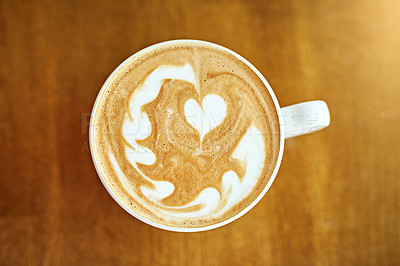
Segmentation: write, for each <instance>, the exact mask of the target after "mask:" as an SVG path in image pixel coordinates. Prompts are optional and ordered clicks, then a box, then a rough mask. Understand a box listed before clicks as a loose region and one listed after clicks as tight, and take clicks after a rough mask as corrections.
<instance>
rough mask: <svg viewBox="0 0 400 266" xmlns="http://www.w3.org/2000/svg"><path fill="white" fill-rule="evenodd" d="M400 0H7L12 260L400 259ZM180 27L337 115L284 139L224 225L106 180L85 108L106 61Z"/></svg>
mask: <svg viewBox="0 0 400 266" xmlns="http://www.w3.org/2000/svg"><path fill="white" fill-rule="evenodd" d="M399 14H400V2H399V1H396V0H387V1H375V0H366V1H344V0H327V1H296V0H283V1H183V0H182V1H180V0H174V1H126V2H118V4H117V3H116V2H114V1H65V0H63V1H11V0H2V1H0V134H1V138H0V149H1V153H0V169H1V170H0V177H1V180H0V181H1V182H0V264H1V265H399V264H400V253H399V246H400V230H399V228H400V226H399V225H400V223H399V220H400V164H399V157H400V145H399V143H400V123H399V121H400V105H399V102H400V49H399V47H400V26H399V25H400V16H399ZM176 38H195V39H202V40H207V41H211V42H215V43H218V44H221V45H224V46H226V47H228V48H231V49H232V50H234V51H237V52H238V53H240V54H241V55H243V56H244V57H245V58H247V59H248V60H249V61H250V62H252V63H253V64H254V65H255V66H256V67H257V68H258V69H259V70H260V71H261V72H262V73H263V74H265V76H266V77H267V79H268V80H269V82H270V84H271V85H272V87H273V88H274V90H275V93H276V95H277V97H278V99H279V101H280V104H281V105H282V106H286V105H289V104H293V103H297V102H301V101H306V100H314V99H323V100H325V101H327V103H328V105H329V107H330V109H331V116H332V123H331V126H330V128H328V129H326V130H324V131H321V132H319V133H315V134H311V135H307V136H302V137H298V138H294V139H290V140H288V141H286V147H285V152H284V157H283V162H282V166H281V169H280V172H279V174H278V176H277V179H276V180H275V183H274V185H273V186H272V187H271V189H270V191H269V192H268V194H267V196H266V197H265V198H264V199H263V200H262V201H261V202H260V203H259V204H258V205H257V206H256V207H255V208H254V209H253V210H252V211H250V212H249V213H248V214H246V215H245V216H244V217H242V218H240V219H239V220H237V221H236V222H234V223H232V224H230V225H228V226H225V227H223V228H220V229H216V230H212V231H209V232H203V233H192V234H182V233H172V232H166V231H162V230H159V229H155V228H152V227H150V226H148V225H146V224H144V223H142V222H140V221H138V220H136V219H134V218H132V217H131V216H130V215H129V214H127V213H126V212H125V211H123V210H122V209H121V208H120V207H119V206H118V205H117V204H116V203H115V202H114V201H113V200H112V198H111V197H110V196H109V195H108V194H107V192H106V190H105V189H104V188H103V186H102V185H101V183H100V181H99V179H98V177H97V175H96V172H95V170H94V167H93V165H92V162H91V158H90V154H89V150H88V134H87V129H88V118H89V113H90V111H91V107H92V104H93V102H94V99H95V97H96V95H97V92H98V91H99V89H100V87H101V85H102V84H103V82H104V81H105V79H106V78H107V76H108V75H109V74H110V73H111V71H112V70H113V69H114V68H115V67H116V66H117V65H118V64H119V63H120V62H122V61H123V60H124V59H125V58H127V57H128V56H129V55H131V54H133V53H134V52H136V51H138V50H140V49H142V48H144V47H146V46H149V45H151V44H154V43H157V42H160V41H164V40H169V39H176Z"/></svg>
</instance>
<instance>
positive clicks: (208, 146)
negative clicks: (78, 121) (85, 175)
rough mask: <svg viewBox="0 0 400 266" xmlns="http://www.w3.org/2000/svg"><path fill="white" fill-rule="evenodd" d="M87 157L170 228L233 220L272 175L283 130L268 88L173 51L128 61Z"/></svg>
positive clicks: (200, 57)
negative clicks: (90, 153) (92, 151)
mask: <svg viewBox="0 0 400 266" xmlns="http://www.w3.org/2000/svg"><path fill="white" fill-rule="evenodd" d="M99 97H100V101H99V104H98V108H97V110H96V112H95V116H94V120H93V121H94V131H93V132H94V134H93V144H94V145H93V147H92V149H94V153H95V157H96V160H97V161H98V162H99V168H100V170H101V172H102V174H103V176H104V178H105V180H106V182H107V183H108V185H109V187H110V188H111V189H112V191H113V192H114V193H115V194H116V195H117V196H118V198H119V199H120V200H121V201H122V202H124V203H125V205H126V206H128V207H129V208H131V209H132V210H133V211H134V212H135V213H137V214H138V215H140V216H142V217H144V218H146V219H149V220H151V221H154V222H157V223H160V224H163V225H167V226H172V227H203V226H208V225H212V224H215V223H218V222H221V221H224V220H226V219H229V218H231V217H233V216H234V215H236V214H238V213H239V212H240V211H242V210H244V209H245V208H246V207H247V206H249V205H250V204H251V202H253V201H254V200H255V199H256V198H257V196H258V195H259V194H260V193H261V192H262V190H263V189H264V187H265V186H266V184H267V183H268V181H269V179H270V177H271V175H272V172H273V170H274V168H275V165H276V162H277V158H278V153H279V148H280V131H279V130H280V129H279V123H278V116H277V112H276V108H275V105H274V102H273V100H272V98H271V96H270V94H269V93H268V90H267V88H266V86H265V85H264V83H263V82H262V81H261V80H260V78H259V77H258V76H257V74H256V73H254V71H253V70H252V69H251V68H250V67H249V66H248V65H247V64H245V63H244V62H242V61H241V60H240V59H238V58H237V57H235V56H234V55H232V54H230V53H229V52H227V51H226V50H224V49H222V48H219V47H218V46H214V45H211V44H207V43H199V42H190V41H182V42H174V43H167V44H164V45H160V46H158V47H156V48H154V49H150V50H148V51H146V52H142V53H139V54H137V55H136V56H134V57H132V58H131V59H130V60H129V61H128V63H126V64H125V65H124V66H123V67H122V68H120V69H119V71H117V72H116V73H115V74H114V75H113V76H112V77H111V80H110V82H109V83H108V84H107V85H106V87H105V89H104V90H103V93H102V95H100V96H99Z"/></svg>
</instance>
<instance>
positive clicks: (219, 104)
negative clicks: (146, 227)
mask: <svg viewBox="0 0 400 266" xmlns="http://www.w3.org/2000/svg"><path fill="white" fill-rule="evenodd" d="M166 79H179V80H184V81H187V82H190V83H192V84H193V85H194V86H195V87H196V89H197V91H198V92H200V90H199V88H198V85H197V84H196V78H195V73H194V70H193V67H192V66H191V65H190V64H186V65H184V66H168V65H162V66H159V67H158V68H157V69H155V70H154V71H153V72H152V73H151V74H150V75H149V76H148V77H147V78H146V80H145V81H144V83H143V84H142V85H141V86H139V87H138V88H137V89H136V90H135V92H134V93H133V94H132V96H131V98H130V101H129V114H127V115H126V118H125V121H124V123H123V136H124V138H125V140H126V141H127V142H128V143H129V145H127V146H126V147H125V154H126V158H127V159H128V161H129V162H130V163H131V164H132V166H133V167H134V168H135V169H136V171H137V172H138V173H139V174H140V175H141V176H142V177H143V178H144V179H146V180H147V181H149V182H151V184H152V185H153V187H154V188H150V187H148V186H141V187H140V191H141V192H142V193H143V195H144V196H145V197H146V198H147V199H148V200H150V201H151V202H153V205H152V206H149V204H148V203H146V201H145V200H144V199H143V198H141V197H139V196H138V195H136V193H135V192H134V190H133V189H132V188H131V184H130V182H129V181H128V179H127V178H126V176H125V174H124V173H123V172H122V171H121V170H120V167H119V166H118V163H117V161H116V160H115V156H114V155H113V154H112V153H110V154H109V156H110V158H111V162H112V164H113V166H114V169H116V172H117V175H118V177H119V179H120V181H121V184H122V185H123V187H124V188H125V190H126V191H128V192H129V194H130V195H131V196H132V197H133V198H134V199H135V200H137V201H138V202H140V203H141V204H143V205H144V206H146V205H147V206H148V207H149V208H150V209H156V210H157V212H159V213H163V216H164V217H165V218H173V219H179V218H196V217H211V216H218V215H221V214H223V213H224V212H226V211H227V210H229V209H230V208H231V207H233V206H234V205H235V204H237V203H238V202H240V201H241V200H242V199H243V198H244V197H246V196H247V195H249V194H250V193H251V192H252V190H253V189H254V187H255V185H256V184H257V182H258V179H259V177H260V175H261V172H262V169H263V166H264V163H265V143H264V139H263V137H262V133H261V132H260V130H259V129H258V128H257V127H256V126H255V125H252V126H251V127H250V128H249V129H248V131H247V132H246V134H245V135H244V136H243V137H242V139H241V140H240V142H239V144H238V145H237V147H236V149H235V150H234V152H233V154H232V155H231V157H232V158H234V159H237V160H239V161H241V162H242V163H243V164H244V165H245V169H246V172H245V175H244V177H243V178H242V180H241V181H240V179H239V177H238V174H237V173H236V172H234V171H228V172H226V173H225V174H223V176H221V179H222V184H223V191H222V194H220V192H219V191H218V190H217V189H216V188H213V187H209V188H206V189H203V190H202V191H201V192H200V194H199V195H198V196H197V197H196V198H195V199H194V200H193V201H192V202H190V203H188V204H186V205H183V206H179V207H171V206H165V205H164V204H162V202H161V200H162V199H164V198H166V197H168V196H169V195H171V194H172V193H173V192H174V190H175V186H174V184H173V183H171V182H168V181H156V180H152V179H151V178H149V177H147V176H146V175H145V174H143V172H142V171H141V170H140V169H139V167H138V163H140V164H144V165H151V164H153V163H154V162H155V161H156V155H155V154H154V152H153V151H151V150H150V149H149V148H147V147H145V146H141V145H139V144H138V143H137V141H138V140H143V139H145V138H147V137H148V136H150V134H151V123H150V120H149V118H148V115H147V114H146V113H145V112H143V110H142V107H143V106H144V105H146V104H148V103H150V102H152V101H153V100H154V99H155V98H156V97H157V96H158V94H159V93H160V88H161V86H162V84H163V82H164V80H166ZM184 110H185V116H186V119H187V121H188V123H189V124H190V125H192V126H193V127H194V128H195V129H196V130H197V131H199V132H200V140H201V141H202V140H203V138H204V136H205V135H206V134H207V133H208V132H210V131H212V130H213V129H214V128H216V127H217V126H218V125H220V124H221V123H222V122H223V120H224V118H225V116H226V112H227V103H226V102H225V101H224V99H223V98H222V97H221V96H219V95H217V94H208V95H206V96H205V97H204V98H203V101H202V106H199V104H198V102H197V101H196V100H195V99H189V100H188V101H187V102H186V103H185V107H184ZM167 112H168V114H171V112H173V110H171V109H168V110H167ZM192 206H200V208H199V209H197V210H195V211H188V212H186V211H182V210H185V209H188V208H189V207H192ZM177 210H179V211H177Z"/></svg>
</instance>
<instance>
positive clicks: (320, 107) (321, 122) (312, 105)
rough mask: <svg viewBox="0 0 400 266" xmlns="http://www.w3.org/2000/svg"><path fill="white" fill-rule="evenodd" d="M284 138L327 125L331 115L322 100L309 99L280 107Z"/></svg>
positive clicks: (313, 130)
mask: <svg viewBox="0 0 400 266" xmlns="http://www.w3.org/2000/svg"><path fill="white" fill-rule="evenodd" d="M281 113H282V122H283V128H284V134H285V139H287V138H292V137H296V136H300V135H305V134H308V133H311V132H315V131H317V130H321V129H323V128H326V127H327V126H329V124H330V122H331V117H330V115H329V109H328V105H327V104H326V102H324V101H320V100H318V101H309V102H304V103H298V104H294V105H290V106H286V107H283V108H281Z"/></svg>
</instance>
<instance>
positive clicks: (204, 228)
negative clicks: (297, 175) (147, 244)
mask: <svg viewBox="0 0 400 266" xmlns="http://www.w3.org/2000/svg"><path fill="white" fill-rule="evenodd" d="M182 42H183V43H194V44H204V45H208V46H212V47H215V48H219V49H222V50H224V51H226V52H228V53H230V54H231V55H233V56H235V57H236V58H237V59H239V60H240V61H242V62H243V63H245V64H246V65H247V66H248V67H250V68H251V70H253V71H254V73H256V75H257V76H258V77H259V78H260V79H261V81H262V82H263V83H264V85H265V86H266V87H267V90H268V93H269V94H270V96H271V98H272V101H273V103H274V106H275V109H276V112H277V115H278V123H279V129H280V142H279V146H280V147H279V153H278V158H277V161H276V164H275V168H274V171H273V172H272V175H271V177H270V179H269V180H268V183H267V184H266V185H265V187H264V188H263V190H262V191H261V193H260V194H259V195H258V196H257V198H255V199H254V200H253V201H252V202H251V203H250V204H249V205H248V206H246V208H244V209H243V210H241V211H240V212H239V213H237V214H236V215H234V216H232V217H230V218H229V219H226V220H223V221H221V222H218V223H216V224H212V225H207V226H202V227H173V226H167V225H164V224H160V223H157V222H154V221H152V220H150V219H147V218H145V217H143V216H141V215H139V214H138V213H136V212H135V211H133V210H132V209H130V208H129V207H128V206H127V205H126V204H125V203H124V202H122V201H121V200H120V199H119V197H118V196H117V195H116V194H115V193H114V191H113V190H112V189H111V188H110V186H109V185H108V183H107V181H106V180H105V177H104V174H103V172H102V170H101V168H100V165H99V162H98V160H97V156H96V150H95V149H96V147H95V145H94V117H95V115H96V111H97V107H98V105H99V102H100V99H101V98H102V96H103V93H104V91H105V90H106V88H107V86H108V84H109V83H110V81H111V80H112V78H113V77H114V76H115V75H116V74H117V73H118V71H119V70H120V69H122V68H123V67H124V66H125V65H126V64H127V63H129V62H130V61H131V60H133V59H134V58H135V57H137V56H140V55H141V54H144V53H147V52H149V51H151V50H153V49H155V48H158V47H161V46H164V45H170V44H173V43H182ZM284 135H285V134H284V127H283V123H282V113H281V107H280V105H279V102H278V99H277V98H276V96H275V93H274V91H273V90H272V88H271V86H270V85H269V83H268V81H267V80H266V78H265V77H264V76H263V75H262V74H261V72H260V71H258V69H257V68H256V67H255V66H253V65H252V64H251V63H250V62H249V61H248V60H246V59H245V58H244V57H242V56H241V55H239V54H238V53H236V52H234V51H232V50H230V49H228V48H226V47H224V46H221V45H219V44H215V43H212V42H208V41H202V40H195V39H176V40H169V41H163V42H160V43H156V44H153V45H151V46H148V47H146V48H144V49H142V50H140V51H138V52H136V53H134V54H133V55H131V56H129V57H128V58H127V59H125V60H124V61H123V62H122V63H120V64H119V65H118V67H116V68H115V69H114V71H113V72H112V73H111V74H110V75H109V76H108V78H107V79H106V81H105V82H104V84H103V86H102V87H101V89H100V91H99V92H98V94H97V96H96V100H95V102H94V104H93V108H92V112H91V115H90V123H89V146H90V153H91V157H92V161H93V164H94V166H95V169H96V172H97V175H98V176H99V179H100V181H101V182H102V184H103V186H104V187H105V189H106V190H107V192H108V193H109V194H110V196H111V197H112V198H113V199H114V200H115V201H116V202H117V203H118V205H120V206H121V207H122V208H123V209H124V210H125V211H126V212H128V213H129V214H130V215H132V216H133V217H135V218H136V219H138V220H140V221H142V222H144V223H146V224H148V225H151V226H153V227H156V228H159V229H164V230H167V231H172V232H202V231H208V230H212V229H216V228H219V227H222V226H224V225H227V224H229V223H231V222H233V221H235V220H237V219H239V218H240V217H242V216H243V215H245V214H246V213H247V212H249V211H250V210H251V209H252V208H253V207H254V206H256V205H257V203H258V202H259V201H260V200H261V199H262V198H263V197H264V196H265V194H266V193H267V192H268V190H269V188H270V187H271V185H272V183H273V182H274V180H275V177H276V175H277V173H278V170H279V168H280V165H281V162H282V157H283V149H284V141H285V138H284Z"/></svg>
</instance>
